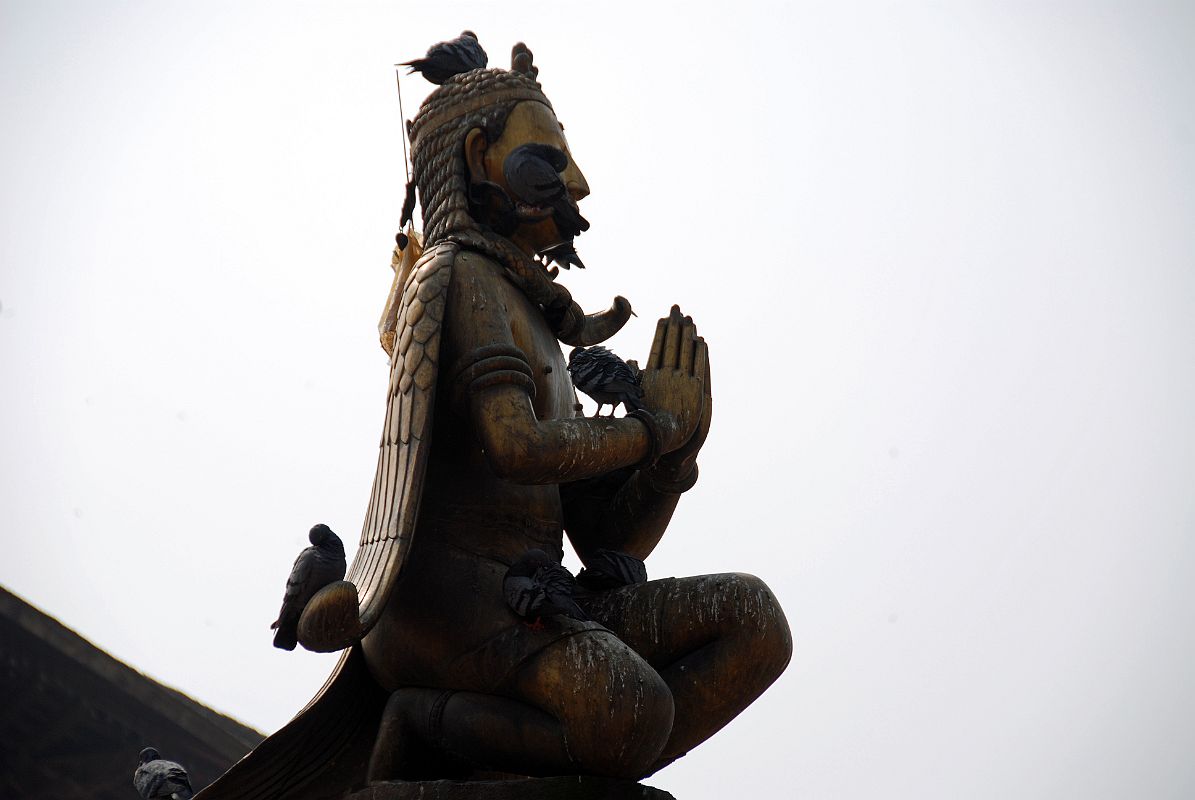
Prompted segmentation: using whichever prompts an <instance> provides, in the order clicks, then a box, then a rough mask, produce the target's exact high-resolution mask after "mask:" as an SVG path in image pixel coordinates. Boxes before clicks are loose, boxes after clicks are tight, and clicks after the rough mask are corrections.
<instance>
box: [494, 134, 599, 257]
mask: <svg viewBox="0 0 1195 800" xmlns="http://www.w3.org/2000/svg"><path fill="white" fill-rule="evenodd" d="M567 167H568V156H567V155H566V154H565V152H564V151H563V150H561V149H560V148H559V147H553V146H552V145H550V144H539V143H532V144H522V145H519V146H518V147H516V148H515V149H514V150H512V151H511V152H510V155H508V156H507V157H506V160H505V161H503V162H502V175H503V177H505V178H506V185H507V186H508V187H509V188H510V193H511V195H512V198H513V200H514V201H515V211H516V212H518V213H519V214H520V215H521V216H523V217H535V216H540V215H543V214H546V213H547V212H548V211H549V210H550V211H551V212H552V219H554V220H555V221H556V228H557V230H559V232H560V235H561V236H563V237H564V238H565V239H572V238H573V237H574V236H577V235H578V234H580V233H582V232H584V231H587V230H589V221H588V220H586V219H585V218H584V217H582V216H581V212H579V211H578V210H577V206H576V204H575V203H574V202H573V201H572V199H571V198H570V197H569V196H568V190H567V188H566V187H565V185H564V178H563V177H562V176H561V174H560V173H562V172H564V170H565V169H566V168H567ZM577 263H578V265H579V266H584V265H583V264H580V263H579V262H577ZM562 266H564V267H565V268H566V269H567V267H568V265H567V263H563V262H562Z"/></svg>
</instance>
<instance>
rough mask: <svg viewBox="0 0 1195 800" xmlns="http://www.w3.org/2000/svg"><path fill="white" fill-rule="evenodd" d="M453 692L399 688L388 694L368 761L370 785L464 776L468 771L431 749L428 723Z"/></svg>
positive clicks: (438, 750) (454, 760) (456, 762)
mask: <svg viewBox="0 0 1195 800" xmlns="http://www.w3.org/2000/svg"><path fill="white" fill-rule="evenodd" d="M452 694H453V692H450V691H441V690H439V689H415V688H410V689H399V690H398V691H396V692H394V693H393V694H391V695H390V699H389V700H388V701H387V702H386V709H385V711H383V712H382V722H381V725H380V726H379V728H378V738H377V740H376V742H375V743H374V747H373V754H372V755H371V756H370V759H369V772H368V773H367V777H368V780H369V782H370V784H373V783H379V782H389V781H429V780H440V779H454V778H460V777H465V774H466V773H467V768H465V767H464V766H463V765H461V764H460V763H459V762H458V761H457V760H456V759H453V758H452V757H451V756H449V755H448V754H446V753H444V752H443V751H442V750H440V749H439V748H437V747H435V746H433V745H432V744H431V741H432V740H433V738H434V737H433V736H432V735H431V732H430V731H429V730H428V727H429V725H428V723H429V721H430V720H433V719H435V718H436V716H437V711H438V709H442V708H443V705H444V703H446V702H447V701H448V698H449V697H450V696H452Z"/></svg>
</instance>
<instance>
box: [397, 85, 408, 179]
mask: <svg viewBox="0 0 1195 800" xmlns="http://www.w3.org/2000/svg"><path fill="white" fill-rule="evenodd" d="M398 66H399V65H398V64H395V65H394V87H395V88H396V89H397V90H398V117H399V120H398V127H399V129H400V130H401V133H402V136H401V138H402V168H403V170H404V171H405V172H406V173H407V183H410V182H411V162H410V157H409V156H408V155H407V115H406V113H404V112H403V110H402V77H401V76H400V75H399V70H398Z"/></svg>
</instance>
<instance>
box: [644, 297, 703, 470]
mask: <svg viewBox="0 0 1195 800" xmlns="http://www.w3.org/2000/svg"><path fill="white" fill-rule="evenodd" d="M708 363H709V357H708V355H707V354H706V349H705V341H704V340H703V339H701V337H699V336H698V335H697V326H696V325H694V324H693V319H692V317H685V316H681V313H680V308H679V307H678V306H673V307H672V312H671V313H670V314H669V315H668V316H667V317H665V318H663V319H661V320H660V322H659V324H657V325H656V338H655V340H654V341H653V342H652V345H651V355H650V356H648V359H647V366H646V368H645V369H644V370H643V402H644V404H645V405H646V406H647V408H648V410H649V411H651V412H653V413H654V412H659V411H663V412H666V413H667V414H668V415H669V416H670V417H671V420H670V422H671V424H668V425H661V426H659V427H660V431H661V434H662V438H663V441H662V442H661V443H660V452H661V454H667V453H673V452H676V451H677V450H678V449H680V448H683V447H685V446H686V445H687V443H688V442H690V441H692V439H693V438H694V435H695V434H697V432H698V431H699V429H700V427H701V423H702V419H703V417H704V416H706V415H705V406H706V403H705V390H704V388H703V384H704V383H705V376H706V374H707V372H708ZM706 428H707V430H708V422H707V423H706ZM701 438H702V440H704V438H705V436H704V434H702V436H701ZM697 447H698V448H700V447H701V444H700V442H698V443H697Z"/></svg>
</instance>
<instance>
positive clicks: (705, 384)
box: [697, 336, 714, 398]
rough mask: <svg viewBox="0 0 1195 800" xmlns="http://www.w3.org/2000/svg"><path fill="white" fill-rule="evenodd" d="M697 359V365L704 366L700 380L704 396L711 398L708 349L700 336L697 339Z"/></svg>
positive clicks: (712, 394)
mask: <svg viewBox="0 0 1195 800" xmlns="http://www.w3.org/2000/svg"><path fill="white" fill-rule="evenodd" d="M697 359H698V363H699V364H704V365H705V366H704V368H703V369H704V373H703V380H702V388H704V389H705V396H706V397H707V398H708V397H713V396H714V390H713V389H712V388H711V386H710V349H709V346H708V345H707V344H706V343H705V339H703V338H701V337H700V336H698V337H697Z"/></svg>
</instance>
